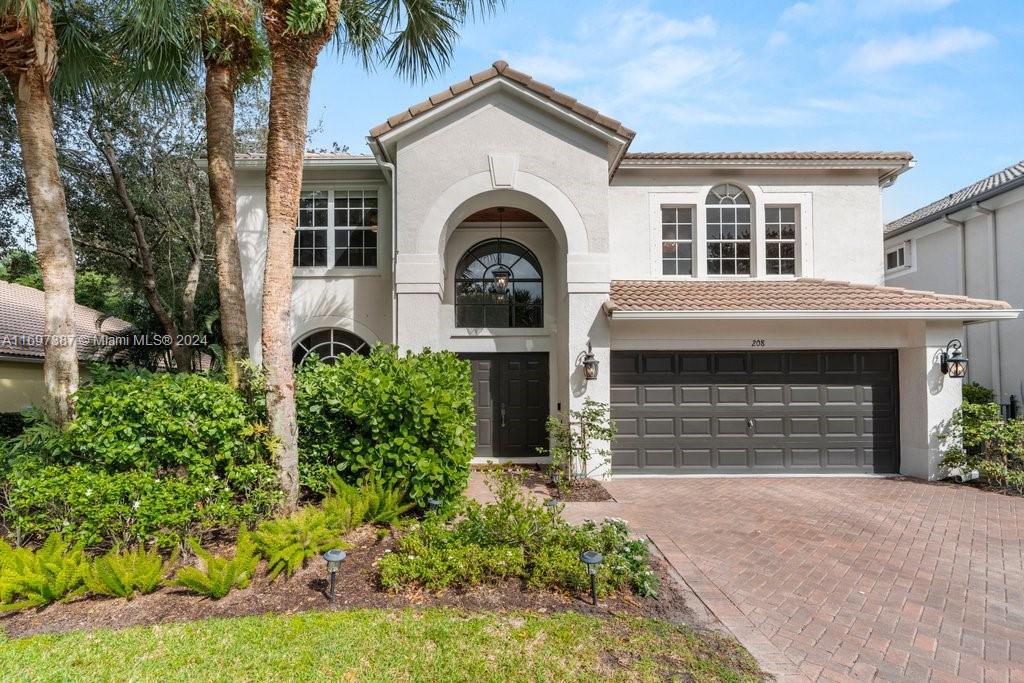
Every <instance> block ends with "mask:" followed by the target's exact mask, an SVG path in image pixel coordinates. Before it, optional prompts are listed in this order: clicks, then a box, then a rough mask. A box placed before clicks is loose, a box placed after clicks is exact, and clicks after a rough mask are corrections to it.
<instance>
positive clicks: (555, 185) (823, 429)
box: [237, 62, 1017, 477]
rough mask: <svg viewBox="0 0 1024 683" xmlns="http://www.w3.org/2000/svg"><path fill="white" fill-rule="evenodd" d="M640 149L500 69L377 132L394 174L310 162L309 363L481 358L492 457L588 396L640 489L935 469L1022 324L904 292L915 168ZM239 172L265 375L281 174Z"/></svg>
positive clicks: (305, 325) (621, 466)
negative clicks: (943, 443) (964, 400)
mask: <svg viewBox="0 0 1024 683" xmlns="http://www.w3.org/2000/svg"><path fill="white" fill-rule="evenodd" d="M633 135H634V133H633V131H631V130H629V129H628V128H626V127H625V126H623V125H622V124H621V123H619V122H618V121H615V120H613V119H610V118H608V117H607V116H603V115H601V114H600V113H598V112H597V111H595V110H594V109H591V108H590V107H587V106H585V105H583V104H581V103H580V102H577V101H576V100H574V99H572V98H571V97H568V96H566V95H563V94H562V93H559V92H557V91H556V90H554V89H553V88H551V87H549V86H546V85H543V84H541V83H538V82H537V81H534V80H533V79H532V78H530V77H529V76H527V75H525V74H523V73H520V72H517V71H515V70H513V69H511V68H509V67H508V65H507V64H505V63H504V62H497V63H495V64H494V66H493V67H492V68H490V69H487V70H486V71H483V72H481V73H478V74H475V75H473V76H471V77H470V78H469V79H468V80H466V81H463V82H461V83H457V84H455V85H453V86H451V87H450V88H449V89H448V90H445V91H443V92H441V93H439V94H437V95H435V96H434V97H431V98H430V99H429V100H428V101H425V102H422V103H420V104H416V105H414V106H412V107H411V108H409V109H408V110H407V111H404V112H401V113H399V114H397V115H395V116H392V117H391V118H390V119H388V120H387V121H386V122H385V123H383V124H381V125H380V126H378V127H376V128H374V129H373V130H372V131H371V132H370V136H369V138H368V141H369V145H370V148H371V149H372V151H373V156H365V157H360V156H352V155H341V154H309V155H307V157H306V161H305V171H304V174H305V175H304V188H303V193H302V198H301V203H300V207H301V208H300V211H299V217H298V231H297V235H296V238H295V253H294V275H295V284H294V296H293V337H294V343H295V360H296V362H299V361H301V360H302V358H303V357H305V355H307V354H309V353H316V354H318V355H320V356H326V357H330V356H334V355H337V354H341V353H351V352H359V353H361V352H365V351H366V350H367V349H368V348H369V346H371V345H373V344H375V343H378V342H382V343H395V344H397V345H398V346H399V347H401V348H403V349H413V350H419V349H420V348H422V347H431V348H433V349H450V350H452V351H454V352H457V353H460V354H463V355H464V356H465V357H466V358H468V359H470V360H471V365H472V371H473V382H474V386H475V388H476V391H477V398H476V402H477V406H476V409H477V430H478V434H477V452H478V456H480V457H483V458H523V459H525V458H530V457H534V456H536V449H537V447H538V446H543V445H545V443H546V438H545V433H544V421H545V419H546V418H547V417H548V416H549V415H551V414H553V413H555V412H556V411H559V410H566V409H569V408H577V407H579V406H581V405H582V403H583V401H584V400H585V399H586V398H588V397H589V398H592V399H595V400H597V401H600V402H603V403H610V404H611V410H612V416H613V418H614V421H615V423H616V425H617V427H618V432H619V436H618V438H617V439H616V441H615V443H614V444H613V461H612V463H611V472H612V473H613V474H617V475H630V474H659V475H675V474H688V473H735V474H745V473H782V474H787V473H803V474H857V473H872V472H878V473H893V472H903V473H905V474H909V475H914V476H920V477H933V476H936V474H937V472H938V470H937V463H938V460H939V458H940V455H941V454H940V444H939V440H938V436H937V434H938V430H939V428H940V426H941V425H942V424H943V422H944V421H945V420H947V419H948V418H949V417H950V415H951V414H952V412H953V410H954V409H955V407H956V406H957V405H959V403H960V386H961V382H960V380H951V379H949V378H946V377H944V376H943V375H942V373H941V372H940V368H939V363H938V354H939V352H940V350H941V349H944V348H945V347H946V344H947V342H948V341H949V340H950V339H953V338H957V337H962V336H963V334H964V331H963V330H964V328H963V326H964V324H965V323H973V322H977V321H987V320H992V319H997V318H1012V317H1015V316H1016V315H1017V312H1016V311H1011V310H1010V309H1009V307H1008V306H1007V305H1006V304H1004V303H1002V302H998V301H986V300H975V299H965V298H962V297H949V296H938V295H934V294H928V293H915V292H903V291H901V290H897V289H885V288H883V287H881V286H880V285H881V283H882V280H883V273H882V215H881V188H882V187H885V186H887V185H888V184H890V183H892V182H893V181H894V180H895V179H896V177H897V176H899V174H900V173H902V172H904V171H906V170H907V169H908V168H909V167H910V166H911V162H912V157H911V155H910V154H909V153H905V152H769V153H754V152H751V153H746V152H736V153H682V154H676V153H640V154H629V153H628V152H627V150H628V148H629V145H630V142H631V140H632V139H633ZM237 175H238V192H239V197H238V208H239V236H240V240H241V249H242V258H243V267H244V269H245V272H246V300H247V307H248V314H249V320H250V327H249V334H250V347H251V351H252V353H253V355H254V356H255V357H259V354H260V343H259V340H260V298H261V294H262V292H261V288H262V282H263V269H264V254H265V232H266V211H265V189H264V187H265V174H264V160H263V158H261V157H245V158H241V159H239V162H238V170H237ZM505 280H507V281H508V283H509V284H508V286H507V291H506V293H504V294H501V292H500V290H501V285H502V283H503V282H504V281H505ZM588 348H592V352H593V355H594V357H595V359H596V360H597V361H598V362H599V363H600V365H599V368H598V372H597V377H596V379H593V380H590V381H588V380H587V379H586V376H585V371H584V367H583V361H584V360H585V359H586V354H587V352H588Z"/></svg>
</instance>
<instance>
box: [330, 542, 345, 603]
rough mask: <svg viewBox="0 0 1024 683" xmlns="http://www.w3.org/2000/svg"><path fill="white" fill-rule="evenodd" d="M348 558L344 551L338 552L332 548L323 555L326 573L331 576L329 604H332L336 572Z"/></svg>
mask: <svg viewBox="0 0 1024 683" xmlns="http://www.w3.org/2000/svg"><path fill="white" fill-rule="evenodd" d="M346 557H348V555H347V553H346V552H345V551H344V550H338V549H337V548H333V549H331V550H328V551H327V552H326V553H324V561H325V562H327V571H328V572H329V573H330V575H331V596H330V597H331V602H334V587H335V585H337V581H338V570H339V569H341V563H342V562H344V561H345V558H346Z"/></svg>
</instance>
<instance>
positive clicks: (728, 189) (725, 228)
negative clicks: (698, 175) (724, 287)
mask: <svg viewBox="0 0 1024 683" xmlns="http://www.w3.org/2000/svg"><path fill="white" fill-rule="evenodd" d="M705 204H706V206H707V245H708V247H707V249H708V261H707V263H708V275H750V235H751V229H750V197H748V196H747V193H746V192H744V191H743V189H742V188H740V187H737V186H736V185H729V184H725V185H716V186H715V187H713V188H711V191H710V192H708V197H707V200H706V202H705Z"/></svg>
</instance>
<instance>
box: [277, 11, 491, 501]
mask: <svg viewBox="0 0 1024 683" xmlns="http://www.w3.org/2000/svg"><path fill="white" fill-rule="evenodd" d="M262 4H263V26H264V30H265V32H266V36H267V43H268V45H269V47H270V68H271V80H270V122H269V124H270V125H269V132H268V135H267V165H266V183H267V260H266V266H265V270H264V275H263V334H262V344H263V366H264V367H265V368H266V371H267V414H268V418H269V420H270V428H271V432H272V433H273V435H274V436H275V437H276V438H277V439H278V441H279V443H280V446H279V450H278V473H279V478H280V482H281V488H282V489H283V491H284V493H285V498H286V503H287V505H288V506H290V507H294V506H295V505H296V503H297V500H298V494H299V472H298V441H297V436H298V430H297V425H296V417H295V384H294V373H293V371H292V349H291V329H292V328H291V298H292V268H291V266H292V244H293V241H294V235H295V224H296V218H297V216H298V210H299V193H300V191H301V189H302V157H303V152H304V151H305V145H306V118H307V114H308V109H309V87H310V82H311V80H312V77H313V69H314V67H315V66H316V62H317V58H318V56H319V55H320V51H321V50H322V49H323V47H324V45H326V44H327V42H328V41H329V40H331V39H332V38H333V39H334V41H335V44H336V46H337V47H338V48H339V51H340V52H342V53H343V54H352V55H354V56H355V57H356V58H357V59H359V60H360V61H361V63H362V64H363V66H364V67H365V68H369V67H371V66H372V65H373V64H375V63H377V62H383V63H385V64H386V65H387V66H388V67H391V68H394V69H395V70H396V71H397V73H398V74H399V75H400V76H402V77H405V78H409V79H411V80H415V79H418V78H425V77H429V76H433V75H434V74H436V73H438V72H439V71H441V70H443V69H444V68H445V67H447V66H448V62H449V60H450V59H451V54H452V51H453V49H454V45H455V41H456V40H457V38H458V28H459V27H460V26H461V25H462V24H463V23H464V22H465V21H466V19H467V18H468V17H469V16H470V15H471V14H475V13H477V12H479V13H480V14H482V15H483V14H490V13H492V12H493V11H494V10H495V9H497V7H498V6H499V5H501V4H503V3H502V0H262Z"/></svg>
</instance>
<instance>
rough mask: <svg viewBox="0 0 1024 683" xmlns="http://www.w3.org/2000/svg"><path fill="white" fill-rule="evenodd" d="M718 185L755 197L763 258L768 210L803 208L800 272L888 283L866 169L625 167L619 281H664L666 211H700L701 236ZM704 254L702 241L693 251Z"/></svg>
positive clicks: (615, 230) (614, 221) (618, 190)
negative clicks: (666, 208)
mask: <svg viewBox="0 0 1024 683" xmlns="http://www.w3.org/2000/svg"><path fill="white" fill-rule="evenodd" d="M719 183H734V184H738V185H740V186H741V187H743V188H745V189H747V190H748V193H749V194H750V195H751V197H752V200H753V204H754V210H753V218H754V221H755V223H754V237H755V244H754V252H755V253H756V254H760V255H763V254H764V207H765V206H798V207H800V209H801V210H800V212H799V216H800V219H799V228H798V231H799V234H798V239H797V245H798V253H797V256H798V271H797V274H798V275H800V276H803V277H817V278H824V279H828V280H843V281H849V282H857V283H866V284H881V282H882V266H881V259H882V217H881V208H880V207H881V203H880V190H879V187H878V176H877V174H876V173H874V172H870V173H869V172H863V171H844V172H840V171H831V172H807V171H799V172H797V171H742V170H737V171H732V172H725V171H703V172H698V171H668V170H650V169H620V170H619V172H618V173H617V174H616V176H615V178H614V179H613V180H612V184H611V187H610V189H609V199H608V202H609V225H610V228H609V229H610V238H611V245H612V248H611V253H612V262H611V265H612V278H613V279H640V280H642V279H652V278H658V279H660V278H661V277H662V275H661V261H660V248H661V214H660V207H661V206H662V205H666V206H692V207H694V208H695V211H694V220H695V230H696V231H697V233H698V234H700V233H701V232H702V231H703V229H704V227H703V226H704V223H705V215H704V212H703V211H702V210H701V209H700V207H701V205H702V203H703V202H704V199H705V197H706V195H707V193H708V191H709V190H710V189H711V188H712V187H713V186H715V185H717V184H719ZM702 253H703V251H702V250H701V249H700V244H695V245H694V254H702ZM755 267H756V266H755Z"/></svg>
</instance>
